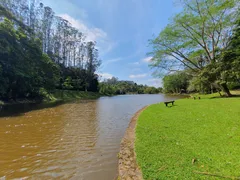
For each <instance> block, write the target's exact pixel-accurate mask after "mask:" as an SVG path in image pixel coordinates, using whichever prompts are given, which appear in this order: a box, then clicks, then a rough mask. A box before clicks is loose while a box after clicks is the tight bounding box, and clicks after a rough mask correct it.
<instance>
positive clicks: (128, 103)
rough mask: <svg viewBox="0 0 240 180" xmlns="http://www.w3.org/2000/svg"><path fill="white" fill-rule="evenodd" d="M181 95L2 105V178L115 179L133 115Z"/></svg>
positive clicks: (0, 130)
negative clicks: (149, 106) (146, 107)
mask: <svg viewBox="0 0 240 180" xmlns="http://www.w3.org/2000/svg"><path fill="white" fill-rule="evenodd" d="M176 98H177V97H169V96H164V95H125V96H115V97H102V98H100V99H98V100H91V101H76V102H72V103H66V104H61V105H57V106H53V107H47V108H42V107H41V108H39V107H38V106H33V105H31V106H16V107H13V106H11V107H9V108H7V109H6V110H4V109H2V111H1V112H0V116H2V117H0V179H1V177H5V179H84V180H85V179H87V180H95V179H96V180H108V179H109V180H112V179H114V178H115V177H116V175H117V154H118V151H119V146H120V141H121V138H122V137H123V135H124V132H125V130H126V128H127V126H128V124H129V121H130V119H131V116H132V115H133V114H134V113H135V112H136V111H137V110H139V109H140V108H142V107H144V106H145V105H148V104H152V103H157V102H161V101H165V100H171V99H176ZM41 106H42V105H41Z"/></svg>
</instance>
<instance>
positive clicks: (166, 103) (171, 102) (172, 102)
mask: <svg viewBox="0 0 240 180" xmlns="http://www.w3.org/2000/svg"><path fill="white" fill-rule="evenodd" d="M174 102H175V101H168V102H164V104H165V105H166V107H167V106H168V104H169V103H170V104H172V106H173V105H174Z"/></svg>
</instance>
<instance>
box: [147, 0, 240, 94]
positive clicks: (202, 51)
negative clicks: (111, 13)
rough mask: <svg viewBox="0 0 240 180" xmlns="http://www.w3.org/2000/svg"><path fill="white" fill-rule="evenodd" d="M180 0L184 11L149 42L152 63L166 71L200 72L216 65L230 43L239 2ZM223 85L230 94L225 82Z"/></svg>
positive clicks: (230, 0)
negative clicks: (151, 48)
mask: <svg viewBox="0 0 240 180" xmlns="http://www.w3.org/2000/svg"><path fill="white" fill-rule="evenodd" d="M181 2H182V3H183V4H184V7H183V9H184V10H183V12H181V13H179V14H177V15H176V16H175V17H174V18H173V19H172V21H171V22H170V23H169V24H168V25H167V27H166V28H165V29H164V30H163V31H162V32H161V33H160V34H159V36H158V37H156V38H155V39H153V40H151V42H150V43H151V45H152V46H153V51H152V53H151V54H152V55H153V59H152V64H151V66H152V67H155V68H156V67H157V68H160V69H165V70H167V71H179V70H182V69H190V70H192V73H193V74H195V75H199V74H200V72H201V71H202V70H203V69H204V68H205V66H206V65H209V64H215V63H216V62H217V61H218V59H217V58H218V55H219V53H221V52H222V51H224V49H226V48H227V47H228V46H229V41H230V38H231V34H232V30H233V28H234V22H235V20H236V18H237V16H238V13H237V10H238V9H239V3H238V1H236V0H227V1H225V0H218V1H215V0H182V1H181ZM214 81H216V79H214ZM210 83H213V82H210ZM221 85H222V86H223V87H224V88H223V90H225V92H226V94H227V95H229V96H230V95H231V94H230V92H229V91H228V90H227V88H226V84H225V83H222V84H221Z"/></svg>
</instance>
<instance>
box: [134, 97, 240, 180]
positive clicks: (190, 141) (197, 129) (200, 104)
mask: <svg viewBox="0 0 240 180" xmlns="http://www.w3.org/2000/svg"><path fill="white" fill-rule="evenodd" d="M175 103H176V105H175V106H173V107H171V108H170V107H169V108H167V107H165V105H164V104H163V103H160V104H155V105H151V106H150V107H148V108H147V109H146V110H145V111H144V112H142V114H141V115H140V117H139V120H138V124H137V128H136V137H137V138H136V144H135V148H136V154H137V162H138V164H139V165H140V167H141V169H142V171H143V176H144V179H218V178H220V177H222V178H224V177H225V178H232V179H234V177H235V178H237V177H238V178H240V98H214V99H209V96H207V97H205V98H204V96H202V99H201V100H193V99H181V100H177V101H176V102H175ZM214 175H216V176H214ZM217 176H219V177H217Z"/></svg>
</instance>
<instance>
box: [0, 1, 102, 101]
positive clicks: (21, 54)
mask: <svg viewBox="0 0 240 180" xmlns="http://www.w3.org/2000/svg"><path fill="white" fill-rule="evenodd" d="M0 36H1V38H0V41H1V43H0V57H1V58H0V84H1V86H0V98H1V99H5V100H7V99H16V98H22V97H28V98H30V97H36V96H41V95H43V94H44V93H46V92H49V91H51V90H54V89H55V88H58V89H67V90H81V91H83V90H84V91H98V78H97V75H96V70H97V68H98V67H99V65H100V60H99V58H98V50H97V49H96V47H95V44H96V43H95V42H86V41H85V36H84V34H83V33H81V32H79V31H78V30H77V29H75V28H74V27H72V26H71V24H70V23H69V22H68V21H66V20H64V19H63V18H61V17H58V16H55V15H54V11H53V10H52V9H51V8H50V7H46V6H44V5H43V4H42V3H39V2H38V1H37V0H29V1H27V0H3V1H1V3H0Z"/></svg>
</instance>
